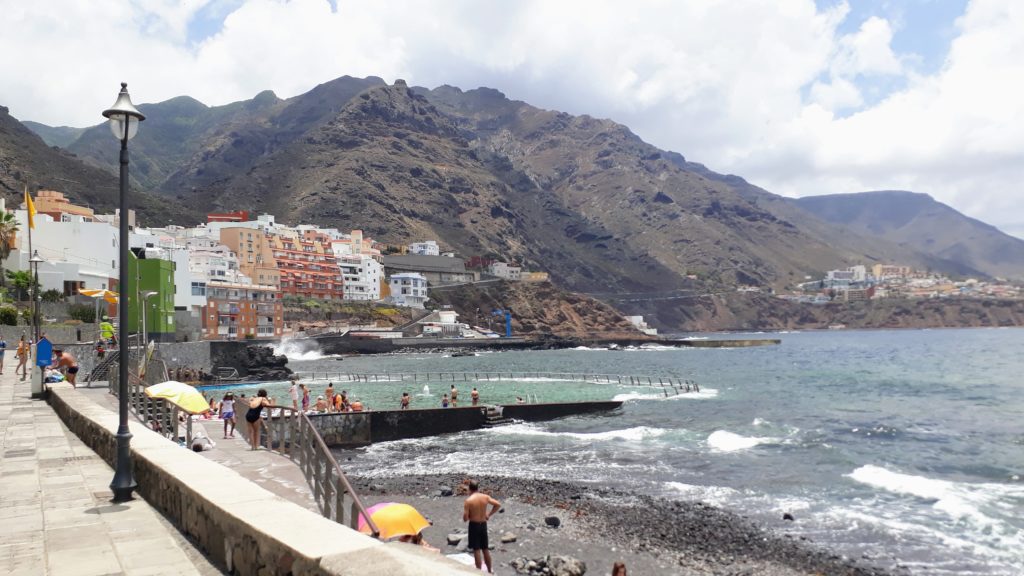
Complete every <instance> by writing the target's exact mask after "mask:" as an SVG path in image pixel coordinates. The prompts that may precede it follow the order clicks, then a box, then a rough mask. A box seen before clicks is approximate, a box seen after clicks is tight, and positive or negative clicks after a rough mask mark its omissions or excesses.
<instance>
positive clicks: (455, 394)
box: [452, 384, 459, 408]
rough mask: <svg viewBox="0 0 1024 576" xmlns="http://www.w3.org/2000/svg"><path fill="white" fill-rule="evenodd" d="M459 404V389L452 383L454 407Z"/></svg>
mask: <svg viewBox="0 0 1024 576" xmlns="http://www.w3.org/2000/svg"><path fill="white" fill-rule="evenodd" d="M458 405H459V389H458V388H456V387H455V384H452V408H455V407H456V406H458Z"/></svg>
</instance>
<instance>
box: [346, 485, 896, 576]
mask: <svg viewBox="0 0 1024 576" xmlns="http://www.w3.org/2000/svg"><path fill="white" fill-rule="evenodd" d="M463 479H464V478H463V477H462V476H458V475H451V474H447V475H445V474H441V475H420V476H398V477H389V478H372V479H369V478H352V479H351V480H352V483H353V486H354V488H355V489H356V490H357V491H358V492H359V493H360V494H361V495H362V494H367V497H369V498H373V497H379V498H388V499H395V498H400V497H402V496H405V497H409V498H420V499H419V500H416V501H410V503H413V504H414V505H416V506H425V507H428V508H429V507H430V506H432V505H433V504H432V503H434V504H436V505H437V508H436V509H437V510H438V511H437V512H436V514H438V515H449V514H450V513H451V511H452V510H455V509H459V511H461V507H460V504H459V500H458V498H451V497H447V498H439V497H438V496H437V487H438V486H442V485H443V486H457V485H459V483H460V482H461V481H462V480H463ZM476 479H477V480H478V481H479V482H480V485H481V489H482V490H484V491H485V492H487V493H489V494H491V495H493V496H494V497H495V498H498V499H499V500H502V502H503V504H504V508H505V509H506V510H513V511H515V510H519V509H523V508H528V509H529V512H528V513H526V514H527V515H526V516H521V515H520V514H521V513H517V512H511V513H510V515H512V516H515V518H507V517H506V518H503V519H502V520H501V522H504V524H503V525H501V526H498V527H496V528H495V530H500V531H496V532H495V534H494V535H492V543H494V542H495V541H497V540H498V539H499V537H500V536H499V535H500V534H501V531H505V530H506V529H508V528H510V526H508V524H509V521H510V520H515V521H516V522H517V523H518V525H519V527H520V536H521V537H520V538H519V539H518V541H517V542H516V543H506V544H503V546H512V547H514V550H515V552H516V553H515V555H514V556H513V557H512V558H509V557H508V556H507V555H505V557H504V558H503V559H502V560H498V561H496V562H497V563H498V564H499V565H501V566H503V567H504V570H505V572H504V573H506V574H515V573H516V572H515V571H514V570H517V569H519V570H521V569H523V567H525V566H526V563H520V564H521V566H520V567H519V568H515V567H514V566H510V561H512V560H515V559H517V558H520V559H525V560H526V561H530V560H533V561H534V563H535V564H537V562H536V560H537V559H538V558H543V557H545V556H547V555H552V554H553V555H565V554H567V553H568V554H569V555H571V556H574V557H577V558H579V560H581V561H582V562H584V563H586V564H587V565H588V566H593V567H594V568H593V570H592V572H593V573H604V572H605V570H606V569H609V570H610V567H611V563H612V562H613V561H615V560H616V559H619V558H622V557H623V554H622V553H624V552H627V551H628V552H629V553H630V554H631V557H630V558H631V560H627V564H630V562H632V563H633V565H632V566H630V573H635V574H644V573H665V574H728V575H737V574H757V575H769V576H796V575H805V574H829V575H830V576H832V575H835V576H885V575H887V574H889V573H888V572H886V571H885V570H882V569H880V568H877V567H873V566H868V565H864V564H862V563H860V562H855V561H853V560H849V559H844V558H842V557H840V556H838V555H836V554H833V553H831V552H830V551H828V550H824V549H821V548H818V547H816V546H814V545H812V544H810V543H809V542H805V541H803V540H801V539H797V538H791V537H788V536H787V535H779V534H776V533H773V532H771V531H768V530H766V529H764V528H762V527H759V526H757V525H755V524H754V523H753V522H751V521H750V520H747V519H746V518H743V517H741V516H739V515H738V514H736V513H733V512H730V511H727V510H723V509H720V508H716V507H714V506H710V505H707V504H704V503H702V502H679V501H670V500H665V499H661V498H652V497H649V496H646V495H638V494H631V493H628V492H625V491H620V490H614V489H610V488H603V487H590V486H581V485H576V484H571V483H567V482H559V481H544V480H529V479H521V478H510V477H502V476H490V477H476ZM371 486H372V487H373V488H374V489H375V490H371ZM425 497H428V498H429V500H425V499H424V498H425ZM453 500H454V502H453ZM546 517H552V518H556V519H558V520H559V522H558V523H557V524H558V527H554V524H555V522H546ZM454 526H456V524H454V523H452V524H451V527H452V528H451V529H450V531H452V532H454ZM445 528H446V529H447V527H445ZM524 531H525V532H526V534H522V532H524ZM453 536H454V534H453ZM531 536H536V538H530V537H531ZM526 541H529V542H526ZM583 542H587V543H590V544H592V546H590V547H589V548H586V549H585V548H582V547H578V546H577V544H576V543H580V544H581V545H582V543H583ZM511 551H512V550H511V549H510V550H509V552H511ZM638 562H639V563H641V564H645V566H638V565H637V563H638ZM634 566H635V568H637V569H635V568H634ZM638 568H646V570H639V569H638ZM655 570H657V571H658V572H655ZM499 573H500V572H499ZM519 573H534V572H529V571H527V572H519Z"/></svg>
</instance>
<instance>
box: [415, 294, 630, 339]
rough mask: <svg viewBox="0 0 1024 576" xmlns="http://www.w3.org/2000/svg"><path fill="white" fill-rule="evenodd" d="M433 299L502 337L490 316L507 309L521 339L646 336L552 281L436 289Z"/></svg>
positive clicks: (497, 322)
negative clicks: (488, 327) (540, 337)
mask: <svg viewBox="0 0 1024 576" xmlns="http://www.w3.org/2000/svg"><path fill="white" fill-rule="evenodd" d="M430 299H431V301H432V302H433V303H434V304H436V305H438V306H451V307H452V309H454V310H455V311H456V312H458V313H459V320H460V321H462V322H469V323H470V324H472V325H474V326H487V325H489V324H491V325H493V329H494V330H495V331H496V332H499V333H500V332H502V327H503V326H504V320H503V319H502V318H499V317H496V316H495V317H492V316H490V313H491V311H493V310H498V309H502V310H511V311H512V332H513V334H515V335H517V336H558V337H562V338H582V339H586V338H643V337H644V336H643V334H641V333H640V332H639V331H638V330H637V329H636V328H634V327H633V325H632V324H630V323H629V322H627V321H626V320H625V319H624V318H623V317H622V314H620V313H619V312H618V311H616V310H615V309H614V308H612V307H610V306H608V305H607V304H605V303H603V302H600V301H598V300H595V299H593V298H588V297H587V296H584V295H582V294H574V293H572V292H566V291H564V290H560V289H559V288H557V287H555V286H552V285H551V284H550V283H548V282H542V283H527V282H505V281H500V282H494V283H488V284H476V285H470V286H458V287H453V288H441V289H434V290H431V291H430ZM477 310H479V311H480V312H479V313H478V312H477Z"/></svg>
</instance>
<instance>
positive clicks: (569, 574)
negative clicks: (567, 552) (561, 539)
mask: <svg viewBox="0 0 1024 576" xmlns="http://www.w3.org/2000/svg"><path fill="white" fill-rule="evenodd" d="M547 564H548V568H550V569H551V575H552V576H583V575H584V574H586V573H587V565H586V564H585V563H584V562H583V561H582V560H579V559H577V558H573V557H572V556H554V555H552V556H548V557H547Z"/></svg>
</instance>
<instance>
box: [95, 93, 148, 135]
mask: <svg viewBox="0 0 1024 576" xmlns="http://www.w3.org/2000/svg"><path fill="white" fill-rule="evenodd" d="M103 116H104V117H105V118H108V119H109V120H110V131H111V132H112V133H113V134H114V137H115V138H117V139H118V140H131V139H132V138H133V137H134V136H135V133H136V132H138V131H139V122H141V121H142V120H145V119H146V117H145V116H144V115H143V114H142V112H139V111H138V109H137V108H135V106H134V105H133V104H132V98H131V96H129V95H128V83H127V82H121V92H120V93H119V94H118V95H117V101H115V102H114V105H113V106H111V107H110V108H108V109H106V110H104V111H103Z"/></svg>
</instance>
